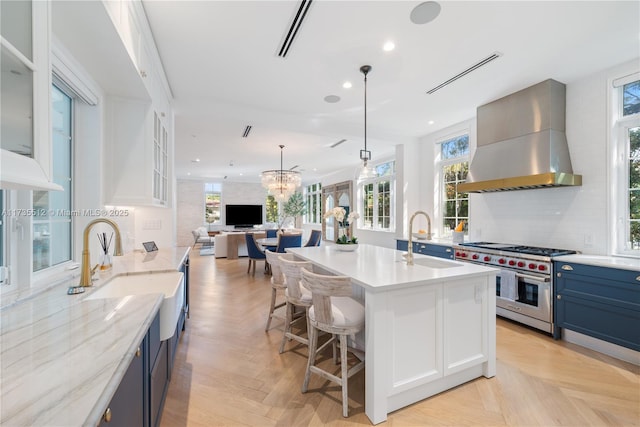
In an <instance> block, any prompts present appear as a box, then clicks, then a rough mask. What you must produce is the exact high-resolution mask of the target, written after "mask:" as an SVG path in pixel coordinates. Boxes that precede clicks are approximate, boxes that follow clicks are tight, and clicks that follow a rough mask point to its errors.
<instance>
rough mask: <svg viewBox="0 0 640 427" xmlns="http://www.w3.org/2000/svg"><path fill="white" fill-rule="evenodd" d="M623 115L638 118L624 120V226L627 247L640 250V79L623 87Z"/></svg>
mask: <svg viewBox="0 0 640 427" xmlns="http://www.w3.org/2000/svg"><path fill="white" fill-rule="evenodd" d="M622 93H623V96H622V116H623V118H625V117H629V118H630V119H632V120H633V119H634V118H635V119H636V120H634V121H631V122H627V121H626V120H623V121H622V123H623V129H624V131H623V134H624V137H623V139H624V151H625V152H626V154H627V155H626V156H625V157H626V163H627V168H626V170H627V171H628V178H627V179H626V180H625V182H626V183H627V184H628V189H627V191H628V193H627V194H628V197H627V199H628V203H627V209H626V210H627V212H626V215H625V218H626V221H625V222H626V224H625V226H624V235H625V236H624V242H625V246H626V248H625V249H628V250H631V251H640V126H637V122H638V120H637V118H638V116H640V81H635V82H631V83H628V84H626V85H624V86H623V89H622Z"/></svg>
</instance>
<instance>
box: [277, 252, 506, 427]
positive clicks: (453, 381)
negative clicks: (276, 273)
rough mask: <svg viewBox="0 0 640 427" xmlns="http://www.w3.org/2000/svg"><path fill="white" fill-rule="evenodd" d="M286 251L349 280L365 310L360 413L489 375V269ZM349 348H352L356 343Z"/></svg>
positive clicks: (391, 255)
mask: <svg viewBox="0 0 640 427" xmlns="http://www.w3.org/2000/svg"><path fill="white" fill-rule="evenodd" d="M338 249H339V248H338V247H337V245H323V246H319V247H309V248H289V249H287V251H288V252H291V253H293V254H295V255H296V256H297V257H299V258H302V259H305V260H308V261H311V262H312V263H313V264H314V265H316V266H317V267H319V268H320V270H325V271H326V272H329V273H333V274H337V275H343V276H349V277H351V279H352V282H353V284H354V296H355V297H360V298H364V303H365V313H366V314H365V316H366V317H365V333H364V344H363V345H364V347H365V352H366V353H365V361H366V363H365V366H366V367H365V412H366V414H367V416H368V417H369V419H370V420H371V422H372V423H373V424H378V423H380V422H383V421H385V420H386V419H387V414H388V413H390V412H392V411H395V410H397V409H400V408H402V407H405V406H407V405H410V404H412V403H414V402H417V401H420V400H422V399H425V398H427V397H429V396H433V395H435V394H437V393H440V392H442V391H444V390H448V389H450V388H452V387H455V386H457V385H460V384H463V383H465V382H467V381H470V380H472V379H474V378H478V377H480V376H485V377H487V378H490V377H493V376H494V375H495V372H496V326H495V324H496V320H495V318H496V304H495V301H496V298H495V295H496V290H495V287H496V286H495V285H496V280H495V276H496V271H497V270H496V269H493V268H488V267H483V266H479V265H475V264H470V263H461V262H456V261H450V260H445V259H440V258H434V257H429V256H424V255H420V254H414V265H411V266H409V265H407V264H406V262H405V261H404V259H403V257H402V252H400V251H396V250H393V249H389V248H383V247H379V246H371V245H362V244H361V245H359V247H358V249H357V250H356V251H354V252H341V251H339V250H338ZM356 344H357V343H356Z"/></svg>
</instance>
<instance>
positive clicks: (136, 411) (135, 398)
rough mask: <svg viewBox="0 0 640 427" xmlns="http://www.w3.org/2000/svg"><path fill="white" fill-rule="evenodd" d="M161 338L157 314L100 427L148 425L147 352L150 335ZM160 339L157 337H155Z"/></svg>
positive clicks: (106, 410) (104, 414) (148, 351)
mask: <svg viewBox="0 0 640 427" xmlns="http://www.w3.org/2000/svg"><path fill="white" fill-rule="evenodd" d="M153 336H156V337H158V338H159V337H160V316H159V315H156V317H155V319H154V321H153V323H152V324H151V326H150V327H149V330H148V331H147V333H146V335H145V337H144V339H143V340H142V342H141V343H140V345H139V346H138V349H137V351H136V353H135V355H134V357H133V360H132V361H131V363H130V364H129V368H128V369H127V372H126V373H125V374H124V377H123V378H122V380H121V381H120V385H119V386H118V388H117V389H116V392H115V393H114V395H113V397H112V398H111V401H110V402H109V405H108V406H107V408H106V409H105V411H104V413H103V415H102V419H101V420H100V423H99V424H98V425H100V426H107V425H108V426H148V425H149V404H148V402H149V398H148V396H149V389H148V383H147V379H148V375H149V353H150V342H151V341H152V337H153ZM158 341H159V339H158Z"/></svg>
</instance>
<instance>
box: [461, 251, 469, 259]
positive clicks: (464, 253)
mask: <svg viewBox="0 0 640 427" xmlns="http://www.w3.org/2000/svg"><path fill="white" fill-rule="evenodd" d="M460 256H461V257H462V258H466V257H467V256H469V254H467V253H466V252H462V253H461V254H460Z"/></svg>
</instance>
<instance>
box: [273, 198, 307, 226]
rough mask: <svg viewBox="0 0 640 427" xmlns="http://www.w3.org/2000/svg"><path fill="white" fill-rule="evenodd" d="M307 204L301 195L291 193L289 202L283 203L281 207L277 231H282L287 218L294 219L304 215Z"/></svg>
mask: <svg viewBox="0 0 640 427" xmlns="http://www.w3.org/2000/svg"><path fill="white" fill-rule="evenodd" d="M306 209H307V204H306V202H305V201H304V197H302V193H293V194H292V195H291V197H289V200H287V201H286V202H284V203H283V204H282V206H281V211H280V215H279V218H278V219H279V221H278V230H281V229H282V226H283V225H284V223H285V221H286V220H287V219H289V218H294V219H295V218H296V217H298V216H300V215H302V214H304V213H305V210H306Z"/></svg>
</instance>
